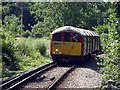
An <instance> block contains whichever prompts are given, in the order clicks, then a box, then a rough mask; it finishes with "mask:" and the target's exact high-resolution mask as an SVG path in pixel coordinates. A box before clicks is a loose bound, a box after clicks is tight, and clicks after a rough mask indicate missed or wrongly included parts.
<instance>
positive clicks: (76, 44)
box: [70, 33, 82, 56]
mask: <svg viewBox="0 0 120 90" xmlns="http://www.w3.org/2000/svg"><path fill="white" fill-rule="evenodd" d="M71 37H72V43H71V48H70V49H71V55H74V56H80V55H81V52H82V49H81V48H82V43H81V40H82V37H81V36H80V35H79V34H77V33H72V36H71Z"/></svg>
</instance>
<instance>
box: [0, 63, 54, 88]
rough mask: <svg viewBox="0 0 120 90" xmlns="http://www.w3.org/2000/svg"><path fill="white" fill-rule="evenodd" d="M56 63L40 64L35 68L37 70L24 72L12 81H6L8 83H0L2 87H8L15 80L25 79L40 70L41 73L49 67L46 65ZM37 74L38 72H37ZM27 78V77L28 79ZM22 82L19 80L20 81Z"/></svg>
mask: <svg viewBox="0 0 120 90" xmlns="http://www.w3.org/2000/svg"><path fill="white" fill-rule="evenodd" d="M54 65H56V63H54V62H52V63H49V64H45V65H42V66H40V67H38V68H37V69H35V70H32V71H30V72H27V73H25V74H23V75H20V76H18V77H16V78H13V79H12V80H10V81H8V82H6V83H4V84H2V85H0V88H5V87H8V86H10V84H12V83H13V82H15V81H17V80H18V81H20V82H21V81H23V80H24V79H25V78H26V77H28V76H30V75H31V76H32V75H33V76H34V74H35V72H36V73H37V72H39V73H40V71H43V70H44V71H45V70H46V69H48V68H45V67H48V66H49V68H50V66H51V67H52V66H54ZM35 75H36V74H35ZM26 80H27V79H26ZM20 82H18V83H20ZM14 87H15V85H14Z"/></svg>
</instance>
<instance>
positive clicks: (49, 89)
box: [47, 65, 76, 90]
mask: <svg viewBox="0 0 120 90" xmlns="http://www.w3.org/2000/svg"><path fill="white" fill-rule="evenodd" d="M75 67H76V66H75V65H73V66H72V67H71V68H70V69H69V70H67V71H66V72H65V73H64V74H63V75H62V76H61V77H60V78H58V79H57V80H56V81H55V82H53V83H52V84H51V85H50V86H49V87H48V88H47V90H52V89H53V88H54V87H55V86H56V85H57V84H58V83H59V82H60V81H61V80H62V79H63V78H65V76H67V75H68V73H70V72H71V71H72V70H73V69H74V68H75Z"/></svg>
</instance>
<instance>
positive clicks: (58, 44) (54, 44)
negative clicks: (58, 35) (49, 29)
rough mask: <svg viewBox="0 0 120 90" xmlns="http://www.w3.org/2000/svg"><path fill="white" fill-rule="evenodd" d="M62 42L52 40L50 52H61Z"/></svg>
mask: <svg viewBox="0 0 120 90" xmlns="http://www.w3.org/2000/svg"><path fill="white" fill-rule="evenodd" d="M62 48H63V42H60V41H53V42H52V54H56V55H57V54H62Z"/></svg>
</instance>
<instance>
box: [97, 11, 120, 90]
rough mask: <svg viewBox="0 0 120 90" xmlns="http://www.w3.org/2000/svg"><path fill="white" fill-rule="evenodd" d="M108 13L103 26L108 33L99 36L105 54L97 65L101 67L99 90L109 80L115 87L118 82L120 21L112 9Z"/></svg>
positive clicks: (119, 70)
mask: <svg viewBox="0 0 120 90" xmlns="http://www.w3.org/2000/svg"><path fill="white" fill-rule="evenodd" d="M109 12H110V15H109V18H108V20H109V22H108V23H107V24H105V25H104V26H103V27H105V28H107V29H108V33H102V34H101V35H100V37H101V42H102V43H101V45H102V48H103V51H104V53H105V54H106V57H104V58H100V60H101V63H98V65H101V66H103V67H101V68H100V73H102V74H103V77H102V79H103V82H102V85H101V88H104V87H105V85H107V81H108V80H109V79H112V80H114V81H115V85H116V86H117V83H118V82H119V81H120V73H119V72H120V69H119V67H120V46H119V45H120V43H119V41H120V32H119V28H118V27H119V22H120V19H119V18H116V14H115V12H114V9H109ZM101 28H102V26H101ZM97 29H98V30H99V29H100V28H99V27H98V28H96V30H97ZM119 84H120V83H119Z"/></svg>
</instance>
